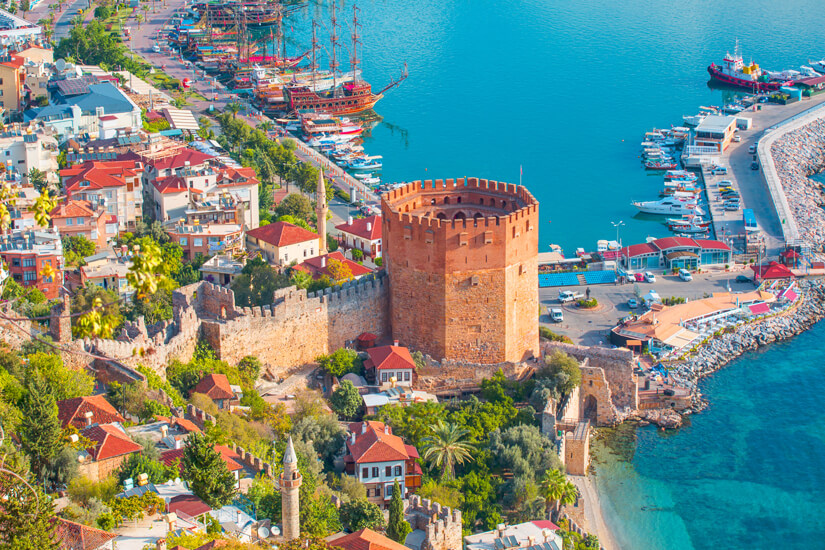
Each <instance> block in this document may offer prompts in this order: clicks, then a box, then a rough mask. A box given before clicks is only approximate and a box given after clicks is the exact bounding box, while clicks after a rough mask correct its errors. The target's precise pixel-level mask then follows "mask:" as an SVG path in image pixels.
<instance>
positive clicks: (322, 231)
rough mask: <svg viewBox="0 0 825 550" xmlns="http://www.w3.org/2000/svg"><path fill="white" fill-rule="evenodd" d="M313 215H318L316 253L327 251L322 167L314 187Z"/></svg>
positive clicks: (325, 198)
mask: <svg viewBox="0 0 825 550" xmlns="http://www.w3.org/2000/svg"><path fill="white" fill-rule="evenodd" d="M315 215H316V216H318V237H319V238H320V241H321V246H320V248H318V254H319V255H324V254H326V253H327V252H329V251H328V250H327V186H326V185H324V169H323V168H321V169H320V170H319V171H318V187H317V188H316V189H315Z"/></svg>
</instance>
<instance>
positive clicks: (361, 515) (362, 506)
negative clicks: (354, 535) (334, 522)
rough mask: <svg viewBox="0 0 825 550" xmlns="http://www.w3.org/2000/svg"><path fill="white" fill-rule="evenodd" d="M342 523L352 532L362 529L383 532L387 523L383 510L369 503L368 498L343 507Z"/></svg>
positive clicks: (350, 502) (348, 503)
mask: <svg viewBox="0 0 825 550" xmlns="http://www.w3.org/2000/svg"><path fill="white" fill-rule="evenodd" d="M341 523H343V524H344V527H346V528H347V529H349V530H350V531H360V530H361V529H372V530H373V531H381V530H383V529H384V525H385V523H386V522H385V521H384V512H382V511H381V508H379V507H378V506H377V505H375V504H373V503H372V502H369V501H367V499H366V498H359V499H357V500H351V501H349V502H345V503H344V504H342V505H341Z"/></svg>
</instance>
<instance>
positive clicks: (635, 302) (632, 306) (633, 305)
mask: <svg viewBox="0 0 825 550" xmlns="http://www.w3.org/2000/svg"><path fill="white" fill-rule="evenodd" d="M627 307H629V308H630V309H636V308H637V307H639V301H638V300H637V299H636V298H630V299H629V300H628V301H627Z"/></svg>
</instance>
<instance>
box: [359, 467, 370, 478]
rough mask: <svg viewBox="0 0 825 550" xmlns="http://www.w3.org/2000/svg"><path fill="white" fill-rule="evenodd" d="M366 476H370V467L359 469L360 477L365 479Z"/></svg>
mask: <svg viewBox="0 0 825 550" xmlns="http://www.w3.org/2000/svg"><path fill="white" fill-rule="evenodd" d="M368 477H370V469H369V468H363V469H362V470H361V479H367V478H368Z"/></svg>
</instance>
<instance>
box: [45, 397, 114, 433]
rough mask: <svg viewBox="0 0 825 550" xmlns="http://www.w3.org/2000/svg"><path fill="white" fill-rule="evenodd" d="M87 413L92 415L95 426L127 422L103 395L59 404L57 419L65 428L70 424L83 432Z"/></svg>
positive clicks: (69, 400) (65, 400) (64, 401)
mask: <svg viewBox="0 0 825 550" xmlns="http://www.w3.org/2000/svg"><path fill="white" fill-rule="evenodd" d="M87 412H91V413H92V418H91V420H92V423H93V424H111V423H112V422H126V420H125V419H124V418H123V417H122V416H120V414H118V412H117V410H115V408H114V407H113V406H112V405H111V404H110V403H109V402H108V401H106V398H105V397H104V396H103V395H89V396H85V397H75V398H73V399H64V400H63V401H58V402H57V417H58V418H59V419H60V424H61V425H62V426H63V427H64V428H65V427H66V426H68V425H69V424H71V425H72V426H74V427H76V428H78V429H81V430H82V429H83V428H85V427H86V416H85V415H86V413H87Z"/></svg>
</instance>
